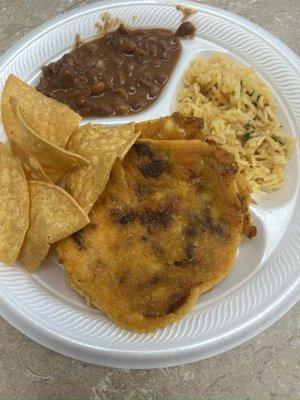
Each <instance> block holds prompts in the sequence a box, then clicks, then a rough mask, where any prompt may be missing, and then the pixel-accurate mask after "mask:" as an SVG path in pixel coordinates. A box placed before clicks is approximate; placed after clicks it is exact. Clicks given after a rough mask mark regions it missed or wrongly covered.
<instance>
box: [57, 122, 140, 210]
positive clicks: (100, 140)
mask: <svg viewBox="0 0 300 400" xmlns="http://www.w3.org/2000/svg"><path fill="white" fill-rule="evenodd" d="M138 136H139V132H135V131H134V124H133V123H130V124H127V125H123V126H117V127H107V126H103V125H92V124H87V125H83V126H79V127H78V128H77V129H76V130H75V131H74V133H73V135H72V136H71V138H70V140H69V142H68V144H67V149H68V150H69V151H72V152H75V153H77V154H80V155H81V156H82V157H85V158H86V159H87V160H89V161H90V165H84V166H81V167H78V168H76V169H74V170H73V171H71V172H70V173H69V174H68V175H67V176H66V177H65V184H66V189H67V190H68V191H69V192H70V193H71V194H72V196H73V197H74V198H75V199H76V200H77V201H78V203H79V204H80V205H81V207H82V208H83V209H84V210H85V211H86V212H87V213H89V212H90V210H91V208H92V207H93V205H94V204H95V202H96V201H97V199H98V197H99V196H100V194H101V193H102V191H103V190H104V188H105V186H106V184H107V182H108V179H109V175H110V171H111V169H112V167H113V164H114V162H115V161H116V159H117V158H119V159H123V158H124V157H125V155H126V153H127V152H128V151H129V149H130V148H131V146H132V145H133V144H134V142H135V141H136V139H137V138H138Z"/></svg>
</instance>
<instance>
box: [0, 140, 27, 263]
mask: <svg viewBox="0 0 300 400" xmlns="http://www.w3.org/2000/svg"><path fill="white" fill-rule="evenodd" d="M28 212H29V195H28V186H27V182H26V178H25V175H24V172H23V169H22V166H21V163H20V161H19V160H18V159H17V158H15V157H13V155H12V154H11V151H10V149H9V148H8V146H7V145H5V144H3V143H0V260H1V261H3V262H5V263H7V264H12V263H13V262H14V261H15V260H16V258H17V256H18V254H19V251H20V248H21V246H22V243H23V240H24V236H25V233H26V230H27V228H28Z"/></svg>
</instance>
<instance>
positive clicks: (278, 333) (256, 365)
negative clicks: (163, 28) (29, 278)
mask: <svg viewBox="0 0 300 400" xmlns="http://www.w3.org/2000/svg"><path fill="white" fill-rule="evenodd" d="M141 1H142V0H141ZM89 2H90V1H80V0H0V53H3V52H4V51H5V50H7V49H8V48H9V47H10V46H11V45H12V44H14V43H15V42H16V41H17V40H19V39H20V38H21V37H23V36H24V35H25V34H26V33H28V32H29V31H31V30H32V29H33V28H34V27H36V26H38V25H40V24H41V23H42V22H45V21H47V20H48V19H50V18H52V17H54V16H55V15H57V14H61V13H63V12H64V11H67V10H70V9H72V8H74V7H77V6H80V5H83V4H87V3H89ZM205 3H208V4H212V5H215V6H219V7H222V8H225V9H227V10H230V11H233V12H235V13H237V14H239V15H241V16H244V17H246V18H248V19H250V20H251V21H254V22H256V23H257V24H259V25H261V26H262V27H264V28H266V29H267V30H269V31H270V32H272V33H274V34H275V35H276V36H278V37H279V38H280V39H281V40H282V41H283V42H285V43H286V44H287V45H288V46H289V47H291V48H292V49H293V50H294V51H295V52H296V53H297V54H298V55H299V54H300V25H299V20H300V0H243V1H241V0H240V1H238V0H211V1H206V2H205ZM0 68H1V66H0ZM299 311H300V307H299V305H298V306H296V307H294V308H293V309H292V310H291V311H290V312H289V313H288V314H287V315H285V316H284V317H283V318H281V320H280V321H278V322H277V323H275V324H274V325H273V326H272V327H271V328H269V329H267V330H266V331H265V332H264V333H262V334H260V335H258V336H257V337H256V338H254V339H252V340H250V341H249V342H247V343H245V344H244V345H241V346H239V347H237V348H235V349H233V350H231V351H229V352H227V353H225V354H222V355H219V356H216V357H214V358H211V359H208V360H203V361H199V362H197V363H194V364H190V365H186V366H182V367H174V368H165V369H161V370H141V371H135V370H132V371H129V370H124V369H112V368H107V367H98V366H95V365H89V364H85V363H83V362H79V361H76V360H72V359H70V358H67V357H64V356H62V355H60V354H56V353H54V352H53V351H51V350H47V349H46V348H44V347H42V346H40V345H39V344H37V343H34V342H33V341H31V340H30V339H27V338H26V337H25V336H23V335H22V334H21V333H19V332H18V331H17V330H15V329H14V328H13V327H11V326H10V325H9V324H8V323H7V322H6V321H4V320H3V319H1V318H0V338H1V339H0V399H1V400H2V399H5V400H8V399H39V400H40V399H91V400H92V399H93V400H100V399H101V400H106V399H117V400H118V399H122V400H127V399H128V400H129V399H160V400H164V399H175V400H177V399H189V400H191V399H197V400H198V399H199V400H200V399H205V400H206V399H210V400H215V399H222V400H225V399H226V400H227V399H238V400H240V399H245V400H246V399H247V400H250V399H251V400H252V399H257V400H265V399H282V400H287V399H294V400H296V399H300V382H299V378H300V374H299V358H300V357H299V354H300V351H299V349H300V346H299V322H300V318H299V316H300V313H299ZM297 335H298V336H297ZM297 355H298V357H297ZM297 358H298V360H297ZM297 364H298V365H297Z"/></svg>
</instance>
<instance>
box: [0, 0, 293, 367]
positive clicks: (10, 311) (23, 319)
mask: <svg viewBox="0 0 300 400" xmlns="http://www.w3.org/2000/svg"><path fill="white" fill-rule="evenodd" d="M154 3H156V4H159V5H162V4H165V5H176V4H181V5H185V6H190V7H194V8H198V9H199V7H201V8H202V9H203V10H207V11H211V12H213V11H215V12H216V14H218V15H220V14H221V15H222V16H226V15H227V16H228V17H231V18H233V19H234V20H235V21H238V22H239V23H240V25H242V26H243V27H245V26H247V25H248V26H250V28H251V27H252V28H253V29H255V31H258V32H260V33H261V34H262V35H263V38H264V39H265V40H266V41H267V42H268V44H269V45H272V44H273V45H274V43H275V45H276V48H280V49H281V51H282V52H283V53H285V54H289V56H290V59H289V61H290V62H291V64H292V65H293V66H294V68H295V69H296V71H298V72H300V63H299V58H298V56H297V55H296V53H295V52H294V51H293V50H291V49H290V48H289V47H288V46H287V45H285V44H284V43H283V42H281V41H280V39H278V38H277V37H276V36H275V35H273V34H272V33H270V32H268V31H267V30H265V29H264V28H261V27H260V26H258V25H256V24H255V23H254V22H251V21H248V20H247V19H245V18H243V17H240V16H238V15H236V14H234V13H232V12H229V11H227V10H223V9H222V8H218V7H213V6H210V5H206V4H202V3H198V2H197V3H195V2H193V1H188V0H181V1H163V2H162V1H159V0H145V1H144V2H143V4H145V5H146V4H154ZM121 4H122V5H123V4H127V5H133V4H140V1H138V0H129V1H128V0H119V1H113V2H112V1H109V0H104V1H97V2H94V3H90V4H87V5H84V6H81V7H77V8H75V9H73V10H70V11H68V12H66V13H63V14H60V15H58V16H56V17H54V18H51V19H50V20H48V21H46V22H44V23H43V24H42V25H40V26H38V27H36V28H35V29H33V30H32V31H31V32H29V33H28V34H27V35H25V36H24V37H23V38H22V39H21V40H20V41H18V42H17V43H15V44H14V45H13V46H11V47H10V48H9V49H8V50H7V51H6V52H5V53H4V54H3V55H2V56H1V57H0V62H1V64H2V66H3V68H4V67H5V66H6V65H7V63H9V61H10V59H11V58H12V57H13V56H14V55H16V54H17V53H18V52H20V51H22V49H23V47H24V46H28V45H29V44H30V42H31V41H34V39H35V38H37V37H38V36H39V35H40V34H41V33H42V32H46V31H47V30H48V29H49V30H50V29H53V27H54V26H56V25H58V24H60V23H61V22H62V21H67V20H68V18H72V16H74V15H75V14H76V13H78V12H84V11H89V10H93V9H98V8H99V9H102V10H103V9H105V7H106V6H114V5H115V6H117V5H121ZM299 288H300V280H299V279H298V280H295V282H294V283H293V285H291V286H290V288H289V290H288V291H287V292H286V293H282V295H281V296H280V297H279V299H277V301H276V302H274V304H272V305H271V306H270V307H268V308H266V309H265V310H263V312H261V313H260V314H259V315H257V317H256V318H253V319H252V320H249V321H248V322H247V323H246V324H243V325H241V326H240V327H239V328H238V329H235V330H234V332H233V333H234V334H231V335H227V336H226V337H225V338H223V337H222V336H219V337H217V338H214V339H213V340H212V341H211V343H209V344H207V343H208V342H209V341H207V342H206V343H205V345H206V347H207V348H206V350H205V351H203V349H201V347H203V346H204V345H203V343H200V344H194V345H187V346H186V347H181V348H176V353H175V354H174V349H169V350H159V351H155V350H153V352H151V353H149V351H146V352H143V351H140V350H139V351H136V352H132V351H126V350H124V349H122V350H117V349H115V350H111V349H105V348H100V347H98V348H97V350H96V349H95V348H92V346H91V345H87V344H81V346H80V349H79V348H77V347H76V346H77V343H75V347H74V346H72V343H70V341H69V340H68V339H66V338H64V337H58V336H57V335H56V334H55V333H53V332H52V331H50V330H48V329H47V328H45V327H43V326H42V325H39V324H37V322H36V321H34V320H33V319H31V318H30V317H29V315H20V313H19V312H16V310H15V309H14V308H13V305H12V303H9V302H8V301H7V300H6V299H4V298H3V296H1V295H0V305H1V307H0V309H1V311H0V313H1V315H2V316H3V317H4V318H5V319H6V320H7V321H8V322H9V323H10V324H11V325H13V326H14V327H15V328H17V329H18V330H19V331H21V332H22V333H24V334H25V335H26V336H28V337H30V338H31V339H33V340H35V341H36V342H38V343H40V344H42V345H44V346H46V347H48V348H50V349H52V350H54V351H57V352H59V353H62V354H64V355H66V356H71V357H73V358H77V359H80V360H82V361H85V362H93V363H95V364H100V365H105V366H110V367H116V366H117V365H118V367H123V368H137V369H139V368H158V367H161V366H174V365H179V364H182V363H190V362H194V361H197V360H199V359H204V358H208V357H212V356H214V355H216V354H219V353H222V352H224V351H227V350H229V349H231V348H233V347H235V346H237V345H239V344H241V343H244V342H245V341H247V340H249V339H251V338H252V337H254V336H255V335H257V334H258V333H260V332H262V331H263V330H265V329H266V328H267V327H269V326H270V325H272V324H273V323H274V322H275V321H277V320H278V319H279V318H280V317H281V316H282V315H284V314H285V313H286V312H287V311H288V310H289V309H290V308H291V307H292V306H293V305H294V304H296V302H297V301H298V298H299V292H300V291H299ZM33 326H34V329H33ZM250 327H251V330H250ZM91 349H92V352H93V353H94V354H86V350H91ZM172 352H173V353H172ZM112 353H113V354H112ZM200 353H201V354H200ZM128 354H130V358H131V359H130V360H129V359H128ZM158 355H159V361H158V357H157V356H158ZM156 361H157V363H155V362H156Z"/></svg>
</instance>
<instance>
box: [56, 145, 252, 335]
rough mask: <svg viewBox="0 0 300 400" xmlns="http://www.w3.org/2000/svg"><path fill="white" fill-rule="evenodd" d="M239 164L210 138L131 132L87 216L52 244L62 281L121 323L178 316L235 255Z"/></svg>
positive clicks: (139, 326)
mask: <svg viewBox="0 0 300 400" xmlns="http://www.w3.org/2000/svg"><path fill="white" fill-rule="evenodd" d="M237 174H238V172H237V168H236V165H235V162H234V159H233V156H231V155H230V154H229V153H227V152H225V151H223V150H222V149H221V148H220V147H219V146H217V145H215V144H213V143H205V142H201V141H199V140H171V141H170V140H159V141H156V140H151V139H143V140H139V141H138V142H137V143H136V144H135V145H134V146H133V148H132V149H131V150H130V151H129V153H128V154H127V156H126V157H125V159H124V161H123V162H121V161H117V162H116V164H115V166H114V168H113V170H112V174H111V178H110V180H109V182H108V184H107V186H106V189H105V190H104V192H103V193H102V195H101V196H100V198H99V199H98V201H97V202H96V204H95V206H94V207H93V209H92V211H91V213H90V220H91V224H90V225H88V226H87V227H85V228H83V229H82V230H81V231H80V232H79V233H77V234H76V235H73V236H72V237H69V238H67V239H65V240H63V241H62V242H60V243H59V245H58V246H57V250H58V252H59V255H60V259H61V262H62V263H63V264H64V266H65V268H66V270H67V272H68V281H69V284H70V285H71V286H72V287H73V288H74V289H75V290H77V291H78V292H79V293H80V294H81V295H83V296H84V297H85V298H86V299H87V301H88V302H89V303H90V304H92V305H94V306H95V307H97V308H100V309H101V310H102V311H104V312H105V313H106V314H107V315H108V316H109V317H110V318H111V319H112V320H113V321H114V322H115V323H116V324H118V325H119V326H121V327H124V328H126V329H131V330H134V331H137V332H146V331H152V330H154V329H157V328H160V327H164V326H166V325H168V324H170V323H173V322H174V321H176V320H178V319H179V318H181V317H182V316H183V315H184V314H185V313H186V312H188V311H189V310H190V309H191V307H192V306H193V305H194V304H195V302H196V301H197V298H198V295H199V294H200V293H202V292H204V291H206V290H208V289H210V288H211V287H212V286H214V285H215V284H216V283H217V282H219V281H220V280H221V279H223V278H224V276H226V274H227V273H228V272H229V270H230V268H231V266H232V264H233V262H234V259H235V255H236V250H237V247H238V245H239V242H240V239H241V236H242V231H243V223H244V216H245V211H246V209H247V207H245V204H243V203H242V201H241V198H240V196H239V190H238V187H237V182H236V176H237ZM247 211H248V209H247Z"/></svg>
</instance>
